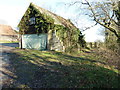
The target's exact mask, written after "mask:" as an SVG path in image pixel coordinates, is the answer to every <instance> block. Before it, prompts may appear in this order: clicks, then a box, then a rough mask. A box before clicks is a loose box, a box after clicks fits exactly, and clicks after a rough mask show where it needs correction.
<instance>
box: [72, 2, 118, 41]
mask: <svg viewBox="0 0 120 90" xmlns="http://www.w3.org/2000/svg"><path fill="white" fill-rule="evenodd" d="M83 1H84V2H83ZM83 1H81V0H77V1H74V2H72V3H71V4H70V5H75V4H82V5H84V6H85V7H86V10H87V11H86V13H85V15H88V16H89V17H90V18H91V19H92V20H93V21H95V22H96V23H95V25H97V24H100V25H101V26H103V27H105V28H106V29H108V30H109V31H110V32H112V33H113V34H114V35H115V36H116V37H117V39H118V41H120V1H119V0H104V1H101V0H100V1H92V0H90V1H89V0H83ZM95 25H93V26H95ZM93 26H91V27H93ZM114 26H115V27H114ZM116 27H117V28H116ZM89 28H90V27H87V28H86V30H87V29H89Z"/></svg>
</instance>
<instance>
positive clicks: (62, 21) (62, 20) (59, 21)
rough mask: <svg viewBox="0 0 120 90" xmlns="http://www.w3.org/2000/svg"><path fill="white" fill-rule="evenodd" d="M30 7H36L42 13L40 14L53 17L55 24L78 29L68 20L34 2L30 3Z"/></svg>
mask: <svg viewBox="0 0 120 90" xmlns="http://www.w3.org/2000/svg"><path fill="white" fill-rule="evenodd" d="M30 5H32V6H34V7H35V8H36V9H38V10H39V11H40V13H44V14H47V15H49V16H51V17H52V18H53V19H54V20H55V24H59V25H63V26H66V27H69V28H71V27H74V28H77V27H76V26H75V25H74V24H73V23H72V22H70V21H68V20H67V19H65V18H63V17H61V16H59V15H57V14H55V13H53V12H51V11H49V10H47V9H44V8H42V7H39V6H38V5H36V4H33V3H32V2H31V3H30Z"/></svg>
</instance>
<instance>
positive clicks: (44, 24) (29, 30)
mask: <svg viewBox="0 0 120 90" xmlns="http://www.w3.org/2000/svg"><path fill="white" fill-rule="evenodd" d="M32 17H34V18H35V24H32V25H31V24H30V18H32ZM18 27H19V29H20V34H40V33H48V31H49V30H53V31H55V32H56V35H57V36H58V37H59V39H60V40H61V41H62V42H63V45H64V46H65V48H71V47H75V46H77V44H82V45H83V43H85V41H84V39H83V35H82V34H81V32H80V30H79V29H77V28H75V27H73V28H69V27H66V26H63V25H57V24H54V19H53V18H51V17H50V16H49V15H46V14H42V13H40V11H39V10H38V9H36V8H35V7H34V6H32V4H30V7H29V8H28V9H27V11H26V12H25V14H24V16H23V17H22V19H21V22H20V24H19V25H18Z"/></svg>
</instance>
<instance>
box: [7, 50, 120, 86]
mask: <svg viewBox="0 0 120 90" xmlns="http://www.w3.org/2000/svg"><path fill="white" fill-rule="evenodd" d="M23 52H24V51H23ZM28 53H30V54H29V56H28V55H27V56H25V55H24V54H18V53H15V52H14V53H13V52H11V53H10V54H9V55H10V62H11V63H10V64H11V66H12V68H14V69H15V70H14V71H12V70H11V72H13V73H14V75H16V76H17V77H16V78H13V79H14V82H13V83H12V84H11V87H23V88H25V87H30V88H32V87H34V88H65V87H67V88H93V87H97V88H99V87H103V88H117V87H120V85H118V84H119V83H118V79H119V77H120V76H119V75H118V74H117V73H115V72H113V71H112V70H108V69H106V68H103V67H99V66H95V65H92V64H77V63H75V64H63V63H61V62H62V61H61V59H65V60H71V61H74V62H75V61H77V60H79V61H80V60H82V61H83V60H85V61H86V60H87V61H90V62H91V63H94V60H89V59H85V58H79V57H73V56H69V55H65V54H62V53H58V52H54V51H50V52H49V54H51V55H55V56H56V57H57V59H58V60H59V62H55V61H49V60H48V59H56V58H53V57H42V56H38V55H39V54H41V53H42V52H41V53H39V54H35V53H31V52H28ZM47 54H48V53H47ZM41 55H42V54H41ZM31 56H33V57H35V58H36V59H33V58H31ZM64 62H65V61H64ZM9 76H10V75H9ZM8 87H9V86H8Z"/></svg>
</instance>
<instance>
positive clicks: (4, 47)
mask: <svg viewBox="0 0 120 90" xmlns="http://www.w3.org/2000/svg"><path fill="white" fill-rule="evenodd" d="M15 47H18V44H17V43H0V89H1V88H2V87H5V86H8V85H7V84H10V83H11V82H12V81H11V80H12V79H11V76H10V75H12V72H11V71H10V64H9V63H10V62H9V56H8V54H9V51H11V50H12V49H15ZM8 68H9V69H8Z"/></svg>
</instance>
